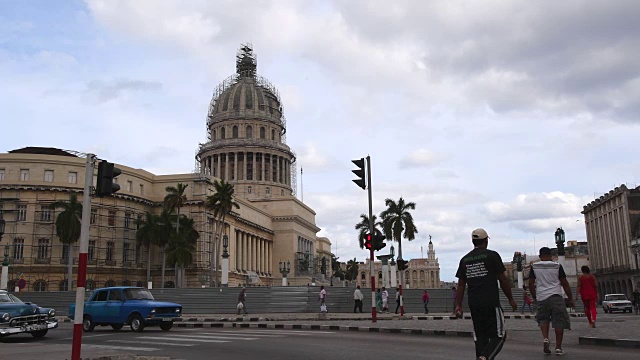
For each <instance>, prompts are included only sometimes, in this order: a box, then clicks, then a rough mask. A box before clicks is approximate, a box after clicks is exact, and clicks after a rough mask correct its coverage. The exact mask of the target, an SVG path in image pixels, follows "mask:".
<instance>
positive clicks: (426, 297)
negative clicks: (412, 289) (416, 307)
mask: <svg viewBox="0 0 640 360" xmlns="http://www.w3.org/2000/svg"><path fill="white" fill-rule="evenodd" d="M422 303H423V304H424V313H425V314H428V313H429V293H428V292H427V289H424V291H423V292H422Z"/></svg>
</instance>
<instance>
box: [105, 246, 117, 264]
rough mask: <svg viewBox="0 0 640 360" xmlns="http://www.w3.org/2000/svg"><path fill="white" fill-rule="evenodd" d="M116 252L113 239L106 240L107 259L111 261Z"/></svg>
mask: <svg viewBox="0 0 640 360" xmlns="http://www.w3.org/2000/svg"><path fill="white" fill-rule="evenodd" d="M115 254H116V243H115V242H113V241H107V256H106V260H107V261H113V257H114V256H115Z"/></svg>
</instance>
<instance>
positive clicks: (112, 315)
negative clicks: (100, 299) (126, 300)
mask: <svg viewBox="0 0 640 360" xmlns="http://www.w3.org/2000/svg"><path fill="white" fill-rule="evenodd" d="M121 309H122V290H120V289H111V290H109V297H108V299H107V304H106V306H105V318H106V320H105V322H108V323H123V322H124V321H122V320H121V319H120V310H121Z"/></svg>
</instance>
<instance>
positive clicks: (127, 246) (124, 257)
mask: <svg viewBox="0 0 640 360" xmlns="http://www.w3.org/2000/svg"><path fill="white" fill-rule="evenodd" d="M130 251H131V245H130V244H129V243H124V244H122V261H124V262H129V252H130Z"/></svg>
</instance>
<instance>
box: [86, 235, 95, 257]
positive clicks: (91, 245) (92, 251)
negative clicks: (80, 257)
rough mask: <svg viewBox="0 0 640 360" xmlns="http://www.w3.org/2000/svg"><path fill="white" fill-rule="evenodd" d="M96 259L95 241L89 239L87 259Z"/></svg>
mask: <svg viewBox="0 0 640 360" xmlns="http://www.w3.org/2000/svg"><path fill="white" fill-rule="evenodd" d="M95 259H96V241H95V240H89V248H88V249H87V260H88V261H94V260H95Z"/></svg>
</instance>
